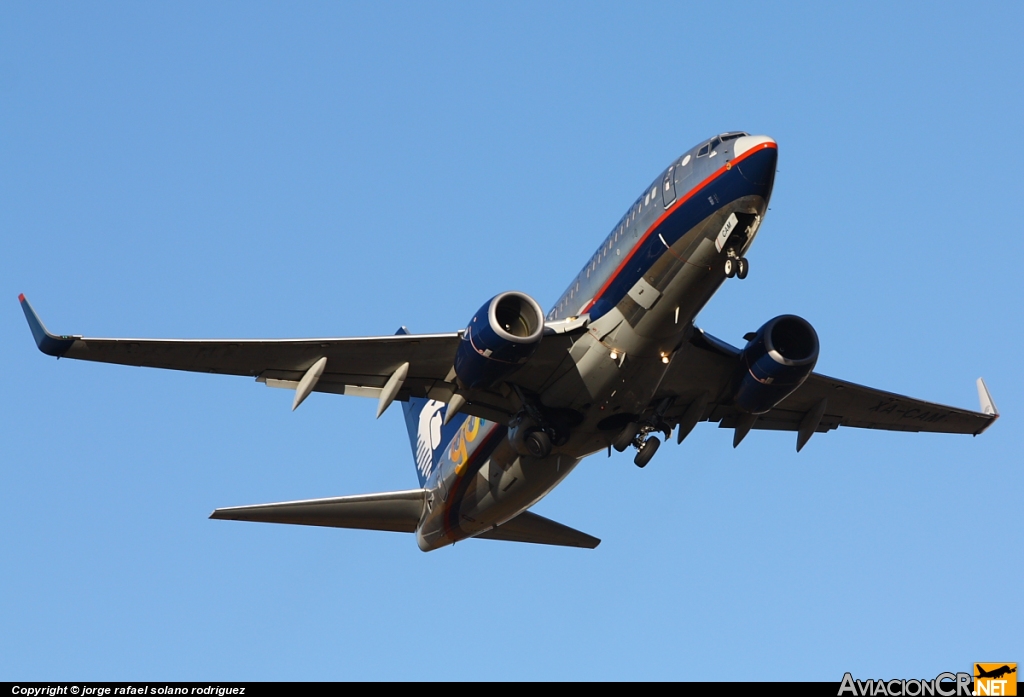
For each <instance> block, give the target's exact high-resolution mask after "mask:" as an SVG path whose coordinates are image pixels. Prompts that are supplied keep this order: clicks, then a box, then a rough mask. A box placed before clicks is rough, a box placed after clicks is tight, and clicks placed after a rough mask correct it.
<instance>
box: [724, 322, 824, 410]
mask: <svg viewBox="0 0 1024 697" xmlns="http://www.w3.org/2000/svg"><path fill="white" fill-rule="evenodd" d="M817 362H818V334H817V332H815V331H814V327H812V326H811V325H810V323H809V322H808V321H807V320H805V319H803V318H801V317H797V316H796V315H780V316H778V317H776V318H775V319H772V320H768V321H767V322H766V323H765V324H764V325H763V326H762V327H761V328H760V329H758V330H757V332H755V334H754V337H753V338H752V339H751V340H750V341H749V342H747V345H746V347H744V349H743V352H742V353H741V354H740V364H741V367H740V371H741V372H740V374H739V376H738V386H737V388H736V394H735V397H734V398H733V402H734V403H735V404H736V406H738V407H739V408H740V409H742V410H744V411H746V412H749V413H751V414H764V413H765V412H766V411H768V410H770V409H771V408H772V407H774V406H775V405H777V404H778V403H779V402H781V401H782V400H783V399H785V398H786V397H788V396H789V395H791V394H792V393H793V392H794V391H795V390H796V388H798V387H800V385H801V384H803V381H804V380H806V379H807V376H808V375H810V374H811V371H812V370H814V364H815V363H817Z"/></svg>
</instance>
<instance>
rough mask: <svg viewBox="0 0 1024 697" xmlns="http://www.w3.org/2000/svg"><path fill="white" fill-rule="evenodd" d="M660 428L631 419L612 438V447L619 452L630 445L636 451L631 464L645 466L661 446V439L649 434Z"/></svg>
mask: <svg viewBox="0 0 1024 697" xmlns="http://www.w3.org/2000/svg"><path fill="white" fill-rule="evenodd" d="M660 430H662V429H660V428H658V427H657V426H654V425H653V424H650V423H643V424H640V423H637V422H635V421H631V422H630V423H628V424H626V426H625V427H624V428H623V429H622V430H621V431H619V434H618V435H617V436H615V438H614V439H613V440H612V447H613V448H615V449H616V450H618V451H619V452H620V453H621V452H623V451H625V449H626V448H628V447H629V446H631V445H632V446H633V447H634V448H636V451H637V452H636V457H634V458H633V464H634V465H636V466H637V467H646V466H647V463H648V462H650V461H651V458H653V457H654V453H656V452H658V448H659V447H660V446H661V439H660V438H658V437H657V436H652V435H651V434H652V433H654V432H656V431H660Z"/></svg>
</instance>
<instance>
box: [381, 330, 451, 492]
mask: <svg viewBox="0 0 1024 697" xmlns="http://www.w3.org/2000/svg"><path fill="white" fill-rule="evenodd" d="M396 333H397V334H408V333H409V332H408V330H406V328H405V327H402V328H401V329H399V330H398V331H397V332H396ZM447 411H448V405H447V404H445V403H444V402H439V401H437V400H435V399H424V398H422V397H410V398H409V401H407V402H403V403H402V412H403V413H404V414H405V426H406V429H407V430H408V431H409V445H410V446H412V457H413V460H414V461H415V463H416V476H417V477H419V481H420V486H421V487H422V486H424V485H425V484H426V482H427V479H428V478H429V477H430V473H431V472H433V471H434V470H435V469H436V468H437V466H438V464H439V463H440V462H441V455H442V453H444V449H445V447H446V446H447V445H448V444H449V443H451V442H452V438H454V437H455V433H456V432H457V431H458V430H459V428H460V427H461V426H462V424H463V422H464V421H465V420H466V415H465V414H456V415H455V416H454V417H452V420H451V421H449V422H448V423H445V422H444V417H445V415H446V413H447Z"/></svg>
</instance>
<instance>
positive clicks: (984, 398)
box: [974, 378, 999, 436]
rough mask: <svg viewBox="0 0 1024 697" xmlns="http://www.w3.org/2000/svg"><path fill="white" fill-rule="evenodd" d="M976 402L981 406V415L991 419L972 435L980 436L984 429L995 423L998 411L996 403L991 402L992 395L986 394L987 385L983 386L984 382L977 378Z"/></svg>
mask: <svg viewBox="0 0 1024 697" xmlns="http://www.w3.org/2000/svg"><path fill="white" fill-rule="evenodd" d="M978 402H979V403H980V405H981V413H982V414H984V415H986V416H991V417H992V419H991V420H990V421H989V422H988V423H987V424H985V425H984V426H982V427H981V429H979V430H978V432H977V433H975V434H974V435H976V436H977V435H980V434H982V433H984V432H985V429H986V428H988V427H989V426H991V425H992V424H994V423H995V422H996V419H998V418H999V410H998V409H997V408H996V403H995V402H993V401H992V395H990V394H989V392H988V385H986V384H985V380H984V379H982V378H978Z"/></svg>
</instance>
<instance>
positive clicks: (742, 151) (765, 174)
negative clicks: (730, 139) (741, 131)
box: [731, 136, 779, 199]
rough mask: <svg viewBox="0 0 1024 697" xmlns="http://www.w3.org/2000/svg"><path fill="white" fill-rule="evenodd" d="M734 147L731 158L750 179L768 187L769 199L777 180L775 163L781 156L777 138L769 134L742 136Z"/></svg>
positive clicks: (766, 196)
mask: <svg viewBox="0 0 1024 697" xmlns="http://www.w3.org/2000/svg"><path fill="white" fill-rule="evenodd" d="M732 147H733V151H732V155H731V159H732V160H733V161H735V162H736V163H737V166H738V167H739V170H740V172H742V173H743V176H744V177H746V178H747V179H748V180H749V181H751V182H753V183H754V184H757V185H760V186H764V187H767V190H766V192H765V193H766V195H765V198H766V199H767V198H768V195H770V194H771V188H772V183H773V182H774V181H775V165H776V163H777V162H778V158H779V149H778V145H777V144H776V143H775V139H774V138H771V137H769V136H742V137H740V138H737V139H736V140H735V142H734V144H733V146H732Z"/></svg>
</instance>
